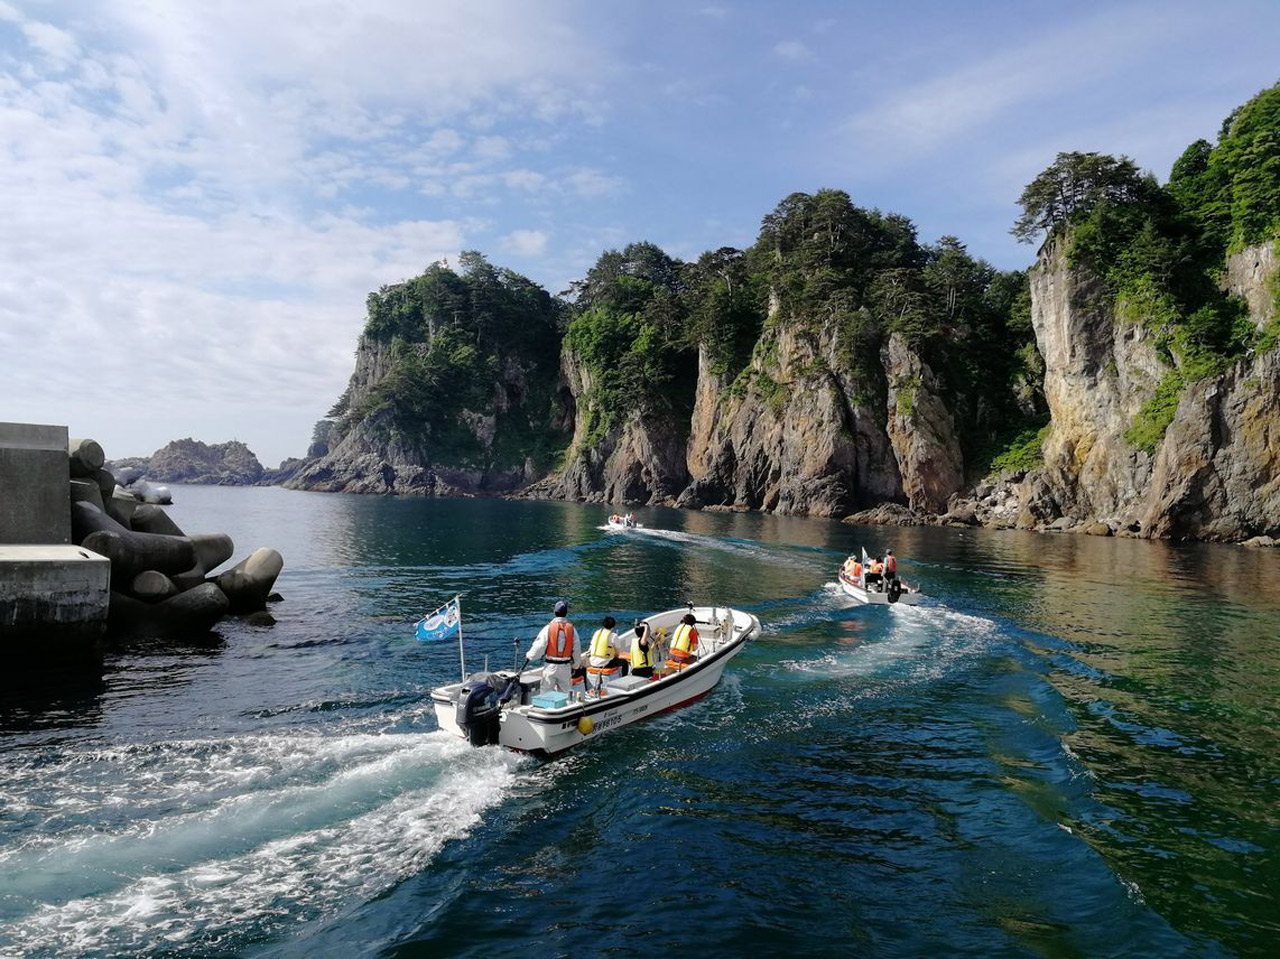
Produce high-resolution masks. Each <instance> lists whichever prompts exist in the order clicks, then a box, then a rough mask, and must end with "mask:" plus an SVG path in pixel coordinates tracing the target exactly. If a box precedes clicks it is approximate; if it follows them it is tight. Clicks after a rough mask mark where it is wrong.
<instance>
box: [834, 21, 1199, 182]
mask: <svg viewBox="0 0 1280 959" xmlns="http://www.w3.org/2000/svg"><path fill="white" fill-rule="evenodd" d="M1194 29H1195V27H1194V24H1193V23H1191V22H1188V21H1187V20H1185V19H1180V20H1164V21H1162V20H1160V19H1158V18H1156V19H1153V18H1152V15H1151V11H1150V10H1148V9H1146V8H1138V9H1135V8H1120V9H1117V10H1115V11H1112V12H1108V13H1105V14H1102V15H1100V16H1097V17H1094V18H1093V19H1091V20H1090V21H1086V22H1083V23H1078V24H1075V25H1073V26H1071V27H1069V28H1067V29H1063V30H1060V31H1057V32H1055V33H1054V34H1052V35H1051V36H1049V37H1047V38H1045V39H1043V40H1041V41H1039V42H1036V43H1030V44H1026V43H1021V42H1019V43H1017V44H1016V45H1013V46H1011V47H1010V48H1008V49H1006V50H1003V51H998V52H995V53H992V52H990V51H984V52H983V53H982V55H981V56H979V57H976V58H975V59H973V60H972V61H970V62H969V63H966V64H964V65H963V66H960V67H959V68H957V69H954V70H952V71H951V72H949V73H946V74H940V75H934V76H932V77H930V78H928V79H925V80H923V81H921V82H919V83H916V84H914V85H911V86H908V87H906V88H905V89H897V90H895V91H893V92H891V93H889V94H888V95H886V96H885V97H883V98H882V99H880V100H879V101H878V102H875V103H873V104H871V105H870V106H868V107H867V108H865V109H863V110H861V111H859V112H858V113H857V114H855V115H854V116H853V117H852V118H850V120H849V121H848V122H847V125H846V130H847V131H848V132H849V133H850V134H851V135H852V136H853V137H854V138H855V139H856V141H857V143H858V145H859V146H860V147H864V148H870V149H873V150H875V152H876V153H877V154H878V155H880V156H881V157H882V159H884V160H885V162H892V161H893V160H894V159H899V158H903V157H916V156H922V155H927V154H929V153H931V152H934V151H936V150H938V149H939V148H940V147H942V146H943V145H944V144H947V143H949V142H951V141H953V140H955V139H956V138H958V137H961V136H966V135H972V134H976V133H979V132H980V131H982V130H983V129H984V128H986V127H989V126H991V125H992V124H994V123H996V122H998V121H999V120H1000V119H1001V118H1003V117H1005V116H1007V115H1009V114H1010V113H1011V112H1012V111H1014V110H1015V109H1017V108H1019V107H1022V106H1024V105H1025V104H1028V103H1032V102H1035V101H1037V100H1040V99H1043V98H1047V97H1050V96H1052V97H1061V96H1063V95H1068V94H1070V92H1071V91H1072V90H1077V89H1080V88H1083V87H1086V86H1093V85H1097V84H1098V83H1099V82H1101V81H1104V80H1105V79H1106V78H1108V77H1109V76H1112V75H1114V74H1116V73H1117V72H1118V71H1120V70H1121V69H1122V68H1123V67H1125V66H1126V65H1131V64H1132V62H1133V61H1134V60H1135V59H1137V58H1139V57H1141V56H1142V55H1143V54H1145V53H1148V52H1151V51H1158V50H1160V49H1161V48H1162V47H1163V45H1165V44H1166V43H1168V42H1169V40H1170V38H1171V36H1173V35H1176V34H1179V33H1185V32H1187V31H1190V30H1194ZM1082 56H1087V60H1088V68H1087V69H1082V67H1081V58H1082Z"/></svg>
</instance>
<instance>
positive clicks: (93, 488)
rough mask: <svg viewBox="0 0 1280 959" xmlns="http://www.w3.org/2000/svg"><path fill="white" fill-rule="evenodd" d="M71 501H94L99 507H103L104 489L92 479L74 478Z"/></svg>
mask: <svg viewBox="0 0 1280 959" xmlns="http://www.w3.org/2000/svg"><path fill="white" fill-rule="evenodd" d="M71 502H73V503H92V504H93V505H94V506H96V507H98V509H102V508H103V506H104V504H103V502H102V490H100V489H99V488H98V484H97V483H95V482H94V481H93V480H91V479H73V480H72V481H71Z"/></svg>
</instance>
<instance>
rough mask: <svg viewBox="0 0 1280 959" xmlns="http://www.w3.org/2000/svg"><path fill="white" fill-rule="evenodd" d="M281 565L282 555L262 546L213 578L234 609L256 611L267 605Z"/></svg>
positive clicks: (245, 611)
mask: <svg viewBox="0 0 1280 959" xmlns="http://www.w3.org/2000/svg"><path fill="white" fill-rule="evenodd" d="M282 569H284V557H282V556H281V555H280V554H279V553H278V552H276V551H275V550H274V549H270V548H268V547H265V546H264V547H262V548H260V549H255V550H254V551H253V552H252V553H250V554H249V558H248V559H245V560H243V561H242V562H241V563H239V564H238V565H236V566H234V567H233V568H231V569H229V570H227V572H225V573H223V574H222V575H221V576H219V577H217V578H216V579H215V580H214V582H216V583H217V584H218V586H219V587H220V588H221V589H222V591H223V592H224V593H226V594H227V599H228V600H230V601H231V611H232V612H233V613H255V612H257V611H258V610H260V609H266V608H267V597H268V596H269V595H270V594H271V587H272V586H273V585H275V581H276V577H277V576H279V575H280V570H282Z"/></svg>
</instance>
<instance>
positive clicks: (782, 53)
mask: <svg viewBox="0 0 1280 959" xmlns="http://www.w3.org/2000/svg"><path fill="white" fill-rule="evenodd" d="M773 55H774V56H775V57H781V58H782V59H783V60H792V61H795V62H800V61H802V60H812V59H813V51H812V50H810V49H809V48H808V47H807V46H805V45H804V44H803V43H801V42H800V41H799V40H783V41H781V42H779V43H775V44H774V45H773Z"/></svg>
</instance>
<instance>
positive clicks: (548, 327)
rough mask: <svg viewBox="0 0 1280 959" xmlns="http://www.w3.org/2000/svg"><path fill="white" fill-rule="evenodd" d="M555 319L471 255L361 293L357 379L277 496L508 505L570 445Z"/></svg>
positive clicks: (514, 277)
mask: <svg viewBox="0 0 1280 959" xmlns="http://www.w3.org/2000/svg"><path fill="white" fill-rule="evenodd" d="M563 311H564V306H563V304H561V303H560V302H558V301H557V300H555V299H554V298H552V297H551V296H550V294H548V293H547V292H546V291H545V290H543V289H542V288H541V287H539V286H537V285H536V284H534V283H532V282H531V281H529V280H528V279H526V278H525V277H523V276H520V275H518V274H516V273H513V272H512V271H510V270H505V269H497V268H495V267H493V266H492V265H490V264H489V262H488V261H487V260H485V258H484V257H483V256H481V255H480V254H478V253H464V254H463V255H462V258H461V262H460V271H455V270H453V269H451V268H449V267H448V266H446V265H444V264H435V265H434V266H432V267H431V268H429V269H428V270H427V271H426V272H425V273H424V274H423V275H422V276H419V277H417V278H415V279H412V280H409V281H407V282H405V283H400V284H397V285H395V286H390V287H384V288H383V289H382V290H380V291H379V292H377V293H373V294H370V296H369V300H368V318H367V321H366V323H365V328H364V334H363V335H362V336H361V339H360V344H359V347H358V349H357V350H356V368H355V372H354V373H353V374H352V376H351V381H350V383H349V384H348V386H347V389H346V392H345V393H343V395H342V396H341V398H339V400H338V402H337V404H336V405H335V406H334V407H333V409H332V410H331V411H330V413H329V416H328V417H327V418H326V419H325V420H322V421H321V422H320V423H319V424H317V426H316V430H315V434H314V435H313V437H312V444H311V449H310V457H311V458H310V460H309V462H307V463H306V464H304V465H302V466H301V467H300V468H299V469H298V470H297V472H296V473H295V474H294V476H293V477H292V478H291V479H290V480H289V481H288V482H287V483H286V484H285V485H287V486H290V487H294V488H302V489H314V490H329V491H339V490H341V491H347V492H360V493H420V494H446V493H459V492H462V493H466V492H486V493H502V492H510V491H513V490H516V489H519V488H520V487H522V486H524V485H526V484H527V483H529V482H530V481H532V480H534V479H537V478H540V477H541V476H544V475H545V474H546V473H547V472H548V470H550V469H551V468H552V467H554V466H555V465H556V463H558V462H559V458H560V456H561V454H562V452H563V450H564V447H565V445H566V444H567V442H568V439H569V432H568V427H569V424H570V423H572V419H573V414H572V412H571V410H572V398H571V397H570V396H569V395H568V392H567V390H566V389H565V388H564V386H563V384H562V382H561V379H560V373H559V355H560V338H561V327H560V321H561V317H562V314H563Z"/></svg>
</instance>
